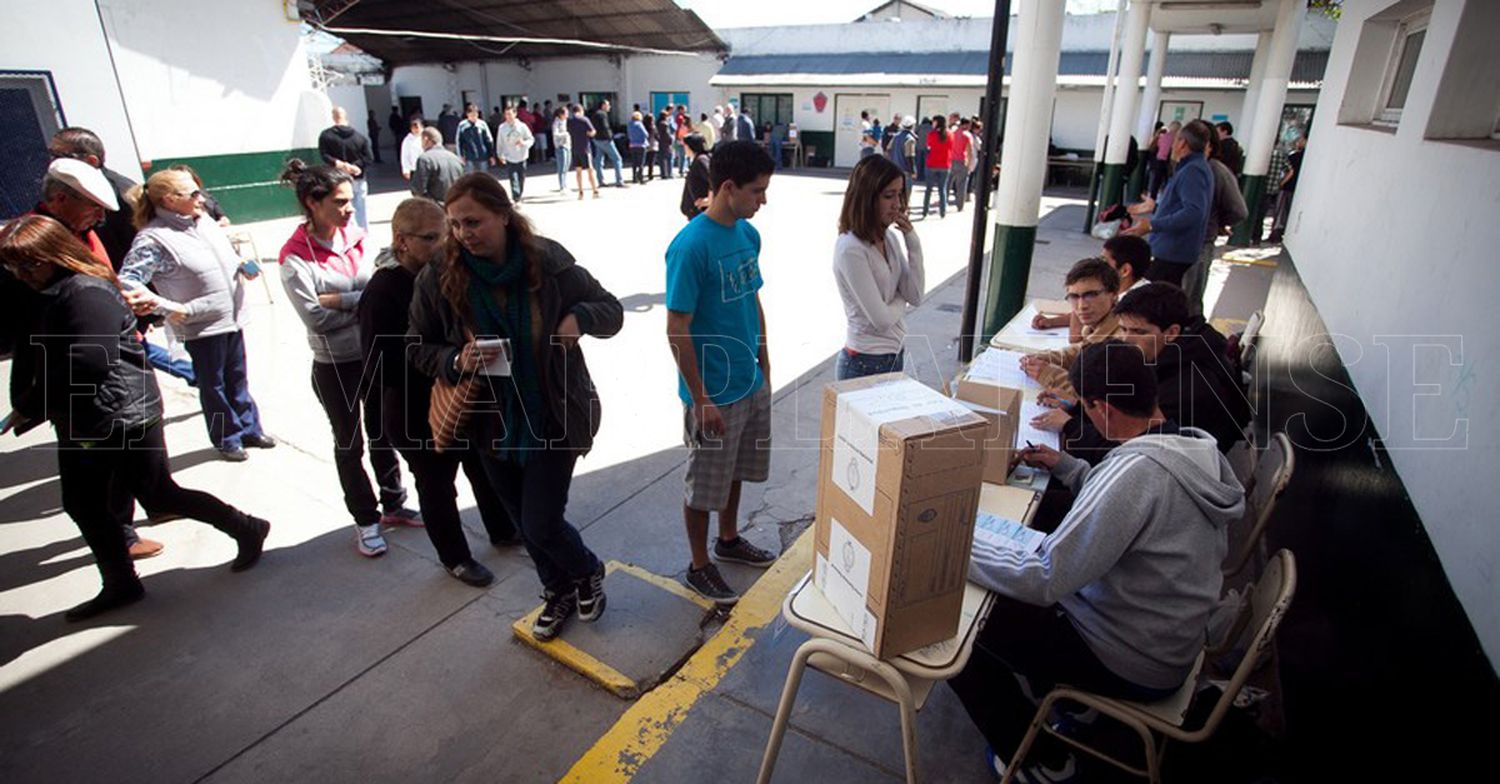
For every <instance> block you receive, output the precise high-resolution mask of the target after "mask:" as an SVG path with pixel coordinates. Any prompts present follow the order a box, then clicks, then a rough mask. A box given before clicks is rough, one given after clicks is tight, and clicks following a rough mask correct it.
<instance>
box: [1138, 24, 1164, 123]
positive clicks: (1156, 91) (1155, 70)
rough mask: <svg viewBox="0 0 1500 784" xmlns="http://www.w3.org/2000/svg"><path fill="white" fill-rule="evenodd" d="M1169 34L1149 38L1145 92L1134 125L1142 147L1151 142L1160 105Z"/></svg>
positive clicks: (1158, 32) (1159, 31)
mask: <svg viewBox="0 0 1500 784" xmlns="http://www.w3.org/2000/svg"><path fill="white" fill-rule="evenodd" d="M1171 40H1172V34H1171V33H1165V32H1162V31H1161V30H1157V31H1156V34H1155V35H1154V36H1152V38H1151V62H1150V64H1149V65H1148V66H1147V67H1146V92H1145V93H1144V94H1143V95H1142V96H1141V112H1140V121H1139V122H1137V123H1136V125H1135V140H1136V142H1137V143H1139V144H1142V145H1144V144H1145V143H1146V142H1148V141H1150V140H1151V130H1152V128H1154V127H1155V123H1156V107H1157V104H1159V103H1161V77H1162V74H1163V73H1165V72H1166V70H1167V45H1168V44H1169V43H1170V42H1171Z"/></svg>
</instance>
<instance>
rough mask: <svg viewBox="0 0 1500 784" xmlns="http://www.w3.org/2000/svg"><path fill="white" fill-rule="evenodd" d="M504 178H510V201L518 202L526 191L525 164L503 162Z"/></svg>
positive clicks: (523, 162)
mask: <svg viewBox="0 0 1500 784" xmlns="http://www.w3.org/2000/svg"><path fill="white" fill-rule="evenodd" d="M505 176H506V177H508V178H510V198H511V201H520V200H521V196H522V195H523V193H524V192H525V190H526V162H525V161H522V162H520V163H511V162H510V161H506V162H505Z"/></svg>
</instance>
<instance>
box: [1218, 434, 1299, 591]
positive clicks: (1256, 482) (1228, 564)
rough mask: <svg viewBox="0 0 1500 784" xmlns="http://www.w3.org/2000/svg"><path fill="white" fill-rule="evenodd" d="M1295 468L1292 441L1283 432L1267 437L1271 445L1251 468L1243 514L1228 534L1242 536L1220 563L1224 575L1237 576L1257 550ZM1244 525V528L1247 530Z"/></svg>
mask: <svg viewBox="0 0 1500 784" xmlns="http://www.w3.org/2000/svg"><path fill="white" fill-rule="evenodd" d="M1294 468H1296V457H1295V455H1294V454H1293V452H1292V441H1291V439H1289V438H1287V437H1286V433H1282V432H1279V431H1278V432H1276V433H1273V434H1271V445H1270V448H1268V449H1267V450H1266V452H1265V454H1264V455H1261V456H1260V458H1259V459H1258V461H1257V462H1256V465H1255V473H1254V474H1252V476H1251V480H1250V488H1249V490H1248V491H1247V492H1246V494H1245V514H1244V516H1242V517H1241V518H1240V519H1239V520H1237V521H1235V523H1234V524H1233V525H1232V526H1231V528H1230V530H1231V531H1240V532H1243V533H1244V537H1245V538H1244V540H1243V541H1242V542H1241V543H1240V547H1239V550H1238V551H1236V552H1235V553H1234V554H1232V555H1230V556H1229V558H1227V559H1225V561H1224V576H1225V577H1230V576H1233V575H1236V574H1239V573H1240V571H1241V570H1243V569H1244V568H1245V564H1247V563H1249V562H1250V559H1251V558H1252V557H1254V555H1255V553H1256V551H1257V550H1258V549H1259V548H1260V540H1261V537H1262V536H1264V535H1265V533H1266V524H1267V523H1269V522H1270V521H1271V512H1272V511H1273V510H1274V509H1275V508H1276V499H1278V498H1280V497H1281V494H1282V493H1283V492H1284V491H1285V490H1286V486H1287V483H1288V482H1290V481H1291V480H1292V470H1293V469H1294ZM1247 526H1248V529H1247Z"/></svg>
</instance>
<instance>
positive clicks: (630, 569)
mask: <svg viewBox="0 0 1500 784" xmlns="http://www.w3.org/2000/svg"><path fill="white" fill-rule="evenodd" d="M609 571H611V572H616V571H618V572H625V573H626V574H629V575H632V576H634V577H636V578H637V579H639V580H641V581H643V582H648V583H650V584H652V585H654V586H656V587H657V588H660V589H662V590H663V591H666V592H667V593H670V594H672V595H673V596H679V597H681V598H683V599H686V600H688V601H690V602H692V603H693V604H696V605H698V606H699V607H702V608H703V609H705V610H712V609H714V607H715V606H716V605H715V604H714V603H713V602H712V601H711V600H709V599H705V598H703V597H702V596H699V595H698V594H696V593H694V592H693V591H691V590H690V589H689V588H688V587H687V586H685V585H683V584H682V583H680V582H678V581H676V580H673V579H672V578H670V577H662V576H661V575H659V574H656V573H655V572H649V571H647V570H645V569H642V568H641V567H639V566H636V565H635V564H628V563H621V562H619V561H610V562H609Z"/></svg>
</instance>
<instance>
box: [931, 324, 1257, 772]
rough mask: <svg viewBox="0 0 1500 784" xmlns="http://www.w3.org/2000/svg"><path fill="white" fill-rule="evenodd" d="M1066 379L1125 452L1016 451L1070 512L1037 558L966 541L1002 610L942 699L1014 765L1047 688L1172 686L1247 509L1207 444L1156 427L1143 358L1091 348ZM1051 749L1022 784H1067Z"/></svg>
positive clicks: (1204, 438) (1058, 755)
mask: <svg viewBox="0 0 1500 784" xmlns="http://www.w3.org/2000/svg"><path fill="white" fill-rule="evenodd" d="M1070 376H1071V381H1072V383H1073V387H1074V388H1075V389H1077V390H1078V393H1079V397H1080V400H1081V403H1082V408H1083V411H1084V413H1085V415H1087V416H1088V417H1089V419H1090V420H1091V421H1092V422H1093V423H1094V425H1095V426H1096V427H1097V428H1098V429H1099V432H1101V433H1103V434H1104V435H1105V436H1106V437H1107V438H1109V439H1111V440H1114V441H1117V442H1119V443H1120V446H1119V447H1117V448H1116V449H1115V450H1114V451H1112V452H1111V453H1110V454H1109V456H1108V457H1106V458H1105V459H1104V460H1103V461H1102V462H1100V463H1099V465H1097V466H1090V465H1089V464H1088V463H1086V462H1084V461H1082V460H1079V459H1077V458H1074V457H1069V456H1067V455H1064V454H1061V453H1058V452H1057V451H1055V450H1052V449H1049V448H1046V447H1032V448H1028V449H1026V450H1024V451H1023V452H1022V453H1021V454H1020V459H1021V460H1023V461H1025V462H1026V463H1028V464H1030V465H1033V466H1042V467H1046V468H1048V469H1050V470H1051V471H1052V474H1053V478H1054V479H1057V480H1060V481H1062V482H1064V483H1066V484H1067V485H1069V486H1070V487H1071V488H1073V489H1074V490H1075V491H1076V492H1077V494H1078V499H1077V501H1076V502H1075V503H1074V504H1073V508H1072V510H1071V511H1070V512H1069V513H1068V515H1067V517H1065V518H1064V519H1063V521H1062V522H1061V523H1060V524H1059V525H1058V527H1057V530H1055V531H1053V532H1052V533H1051V534H1049V535H1048V536H1047V537H1046V539H1044V540H1042V541H1041V543H1040V545H1038V546H1037V547H1035V548H1034V549H1032V550H1029V551H1020V550H1012V549H1005V548H1001V547H996V546H994V545H992V544H987V543H985V542H982V541H980V540H979V539H978V538H976V539H975V541H974V547H973V558H972V560H971V562H970V565H969V579H970V580H972V581H974V582H976V583H979V584H980V585H983V586H984V587H986V588H988V589H990V590H992V591H995V592H997V593H998V594H1000V596H999V597H997V602H996V604H995V607H994V609H993V610H992V611H991V612H990V616H989V620H988V621H987V622H986V624H985V627H984V630H983V631H982V632H981V633H980V636H979V639H978V641H977V642H976V644H975V646H974V655H973V657H972V658H971V659H970V661H969V664H968V666H967V667H966V668H965V669H964V671H963V672H962V673H960V674H959V675H958V677H956V678H954V679H953V680H952V681H950V682H949V685H950V686H951V687H952V688H953V690H954V692H955V693H957V694H958V696H959V699H960V700H962V702H963V704H964V708H965V709H966V710H968V712H969V716H970V718H972V719H973V720H974V722H975V724H977V725H978V726H979V729H980V731H982V732H983V733H984V734H985V737H986V738H987V739H988V740H989V741H990V744H991V746H992V748H993V749H994V752H995V754H996V755H998V760H1005V759H1009V758H1010V756H1011V755H1012V754H1013V753H1014V751H1015V749H1016V747H1017V746H1018V745H1019V744H1020V741H1021V738H1022V736H1023V735H1024V734H1025V732H1026V728H1027V725H1028V724H1029V722H1030V720H1031V717H1032V715H1033V714H1034V713H1035V711H1036V702H1035V700H1040V699H1041V697H1042V696H1044V695H1045V694H1046V693H1047V691H1049V690H1050V689H1051V688H1052V687H1053V686H1054V685H1056V684H1058V683H1067V684H1069V685H1072V686H1076V687H1079V688H1082V689H1086V690H1088V691H1093V692H1096V693H1100V694H1104V695H1108V696H1113V697H1121V698H1125V699H1137V700H1155V699H1161V698H1163V697H1166V696H1167V695H1170V694H1171V693H1173V692H1174V691H1176V690H1177V689H1178V688H1179V687H1180V686H1181V685H1182V683H1183V681H1184V680H1185V679H1186V678H1187V676H1188V675H1189V673H1190V671H1191V670H1192V666H1193V662H1194V660H1195V659H1196V658H1197V656H1198V652H1199V651H1200V650H1201V649H1202V647H1203V644H1204V642H1205V638H1206V634H1207V631H1206V630H1207V627H1208V622H1209V615H1210V613H1211V612H1212V611H1213V609H1214V607H1215V605H1216V604H1217V602H1218V598H1219V591H1220V588H1221V585H1222V582H1223V580H1222V576H1221V574H1220V563H1221V562H1222V561H1223V560H1224V555H1225V552H1226V550H1227V548H1228V539H1227V529H1228V525H1229V523H1230V522H1231V521H1233V520H1235V519H1236V518H1238V517H1239V516H1240V514H1241V513H1242V512H1243V510H1244V505H1245V491H1244V488H1242V487H1241V486H1240V484H1239V482H1238V481H1236V480H1235V478H1234V474H1233V472H1232V471H1231V470H1230V468H1229V463H1228V461H1226V460H1225V459H1224V457H1223V456H1222V455H1220V453H1219V450H1218V447H1217V444H1216V442H1215V441H1214V439H1213V437H1212V436H1210V435H1209V434H1208V433H1205V432H1203V431H1201V430H1197V429H1195V428H1179V427H1178V426H1177V425H1176V424H1175V423H1173V422H1171V421H1170V420H1168V419H1167V418H1166V417H1165V416H1163V415H1162V412H1161V409H1160V407H1159V406H1158V405H1157V402H1156V400H1157V390H1156V377H1155V374H1154V373H1153V372H1152V369H1151V367H1150V366H1148V365H1147V364H1146V362H1145V358H1144V357H1143V356H1142V354H1141V352H1140V350H1139V349H1137V348H1135V347H1134V346H1131V345H1128V344H1126V343H1122V342H1120V341H1117V340H1110V341H1106V342H1103V343H1097V344H1094V345H1091V346H1088V347H1087V348H1085V349H1084V350H1083V352H1082V353H1081V354H1080V355H1079V358H1078V361H1077V362H1075V363H1074V365H1073V368H1072V370H1071V372H1070ZM1014 676H1020V677H1021V678H1023V679H1024V680H1025V681H1026V682H1027V684H1028V686H1029V691H1030V695H1031V696H1033V697H1034V698H1035V700H1033V699H1031V698H1029V697H1028V695H1027V693H1026V691H1025V690H1023V688H1022V687H1021V686H1020V684H1019V682H1018V680H1017V678H1016V677H1014ZM1049 739H1050V738H1049V736H1045V735H1044V736H1042V738H1041V740H1040V741H1039V742H1038V743H1037V745H1036V747H1035V749H1034V751H1033V752H1032V753H1031V754H1030V755H1028V762H1030V763H1031V764H1030V765H1028V766H1027V768H1026V770H1024V771H1020V773H1022V774H1023V775H1022V777H1021V779H1020V780H1022V781H1058V780H1063V779H1066V778H1068V777H1070V776H1071V775H1073V774H1074V771H1073V769H1072V768H1073V759H1072V758H1071V757H1070V756H1068V755H1067V754H1066V752H1065V751H1064V750H1063V748H1062V747H1061V746H1060V745H1059V744H1056V743H1055V742H1054V743H1050V744H1049V743H1046V742H1044V741H1047V740H1049ZM998 760H997V764H996V767H997V768H999V767H1001V765H1003V763H1000V762H998Z"/></svg>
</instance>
